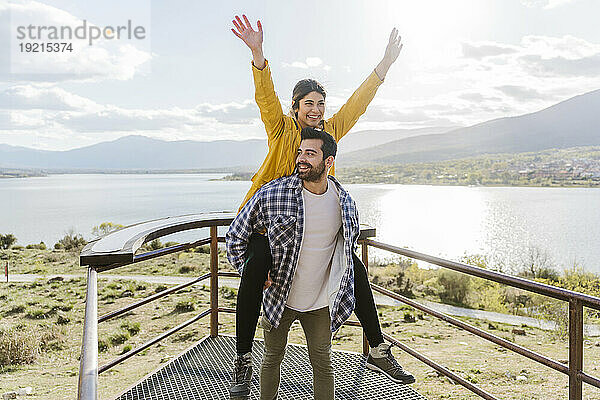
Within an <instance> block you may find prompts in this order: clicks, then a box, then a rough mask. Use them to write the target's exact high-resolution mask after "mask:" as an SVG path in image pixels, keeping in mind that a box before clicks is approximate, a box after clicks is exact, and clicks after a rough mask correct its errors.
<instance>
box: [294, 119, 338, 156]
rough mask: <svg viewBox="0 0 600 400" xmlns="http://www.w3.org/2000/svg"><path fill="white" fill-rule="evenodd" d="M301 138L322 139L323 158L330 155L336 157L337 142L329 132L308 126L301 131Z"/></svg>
mask: <svg viewBox="0 0 600 400" xmlns="http://www.w3.org/2000/svg"><path fill="white" fill-rule="evenodd" d="M300 138H301V140H305V139H320V140H321V141H322V142H323V143H322V144H321V150H322V151H323V160H324V159H326V158H327V157H329V156H333V157H335V155H336V153H337V143H336V142H335V139H334V138H333V136H331V135H330V134H329V133H327V132H325V131H323V130H321V129H317V128H313V127H310V126H307V127H306V128H302V132H300Z"/></svg>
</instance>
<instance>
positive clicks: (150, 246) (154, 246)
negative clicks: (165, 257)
mask: <svg viewBox="0 0 600 400" xmlns="http://www.w3.org/2000/svg"><path fill="white" fill-rule="evenodd" d="M163 247H164V246H163V244H162V243H161V241H160V239H154V240H153V241H151V242H150V243H146V245H145V246H144V248H146V249H147V250H149V251H154V250H160V249H162V248H163Z"/></svg>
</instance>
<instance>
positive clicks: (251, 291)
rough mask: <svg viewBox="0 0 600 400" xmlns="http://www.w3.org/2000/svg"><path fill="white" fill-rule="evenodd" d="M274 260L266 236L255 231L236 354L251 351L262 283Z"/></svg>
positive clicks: (246, 270)
mask: <svg viewBox="0 0 600 400" xmlns="http://www.w3.org/2000/svg"><path fill="white" fill-rule="evenodd" d="M272 264H273V260H272V258H271V248H270V247H269V241H268V239H267V237H266V236H264V235H261V234H259V233H253V234H252V235H251V236H250V240H249V242H248V250H247V251H246V264H245V266H244V273H243V274H242V279H241V280H240V286H239V289H238V295H237V304H236V314H235V333H236V350H237V354H238V355H241V354H245V353H249V352H250V351H252V341H253V340H254V334H255V333H256V323H257V322H258V316H259V314H260V306H261V303H262V297H263V286H264V284H265V281H266V280H267V273H268V272H269V270H270V269H271V266H272Z"/></svg>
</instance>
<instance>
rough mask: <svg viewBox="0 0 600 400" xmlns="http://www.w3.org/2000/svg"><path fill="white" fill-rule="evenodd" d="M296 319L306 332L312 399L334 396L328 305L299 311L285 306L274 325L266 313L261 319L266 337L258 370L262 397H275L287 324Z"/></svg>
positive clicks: (321, 399)
mask: <svg viewBox="0 0 600 400" xmlns="http://www.w3.org/2000/svg"><path fill="white" fill-rule="evenodd" d="M297 319H298V320H299V321H300V324H301V325H302V329H303V330H304V335H305V336H306V344H307V345H308V356H309V359H310V364H311V365H312V370H313V391H314V394H315V400H333V397H334V382H333V365H332V364H331V329H330V325H331V320H330V317H329V308H328V307H324V308H321V309H318V310H314V311H307V312H299V311H295V310H292V309H290V308H287V307H286V308H285V310H284V311H283V315H282V316H281V321H280V322H279V326H278V327H277V328H273V327H272V326H271V324H270V323H269V321H267V319H266V318H265V317H263V318H262V319H261V324H262V327H263V329H264V337H265V353H264V356H263V362H262V367H261V371H260V398H261V400H274V399H277V390H278V389H279V380H280V367H281V361H282V360H283V356H284V355H285V347H286V345H287V340H288V332H289V331H290V326H291V325H292V323H293V322H294V321H295V320H297Z"/></svg>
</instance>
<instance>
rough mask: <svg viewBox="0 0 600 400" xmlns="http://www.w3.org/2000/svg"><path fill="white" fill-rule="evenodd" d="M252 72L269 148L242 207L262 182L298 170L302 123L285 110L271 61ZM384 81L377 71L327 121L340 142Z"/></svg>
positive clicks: (325, 122)
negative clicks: (277, 89) (278, 93)
mask: <svg viewBox="0 0 600 400" xmlns="http://www.w3.org/2000/svg"><path fill="white" fill-rule="evenodd" d="M252 74H253V75H254V87H255V99H256V104H257V105H258V108H259V110H260V118H261V119H262V121H263V123H264V124H265V130H266V131H267V142H268V146H269V152H268V154H267V157H265V161H263V163H262V165H261V166H260V168H259V169H258V172H256V174H254V176H253V177H252V186H251V187H250V190H249V191H248V193H247V194H246V197H245V198H244V201H243V202H242V205H241V206H240V209H241V208H242V207H243V206H244V204H246V202H247V201H248V200H250V198H251V197H252V196H253V195H254V193H256V191H257V190H258V189H260V188H261V186H262V185H264V184H265V183H267V182H270V181H272V180H273V179H277V178H281V177H282V176H288V175H291V174H292V173H293V172H294V169H295V167H296V151H297V150H298V147H299V146H300V131H301V129H300V126H299V125H298V122H297V121H296V120H295V119H294V118H293V117H291V116H289V115H285V114H284V112H283V109H282V108H281V103H280V102H279V99H278V98H277V95H276V94H275V88H274V86H273V80H272V79H271V69H270V68H269V64H268V63H267V65H266V66H265V67H264V68H263V69H262V70H260V69H258V68H256V67H255V66H254V65H253V66H252ZM382 83H383V81H382V80H381V79H379V77H378V76H377V74H376V73H375V71H373V72H372V73H371V75H369V77H368V78H367V79H366V80H365V81H364V82H363V83H362V84H361V85H360V86H359V88H358V89H356V91H355V92H354V93H353V94H352V96H350V98H349V99H348V101H347V102H346V104H344V105H343V106H342V108H340V109H339V111H338V112H337V113H335V114H334V115H333V116H332V117H331V118H329V119H328V120H325V121H324V122H323V129H324V130H325V132H327V133H329V134H331V135H332V136H333V137H334V139H335V141H336V142H339V140H340V139H341V138H342V137H344V135H345V134H346V133H348V131H349V130H350V129H351V128H352V127H353V126H354V124H355V123H356V121H358V118H359V117H360V116H361V115H363V114H364V113H365V111H366V110H367V106H368V105H369V103H370V102H371V100H373V97H374V96H375V93H377V88H379V86H380V85H381V84H382ZM329 174H330V175H335V169H334V167H331V170H330V171H329Z"/></svg>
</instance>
